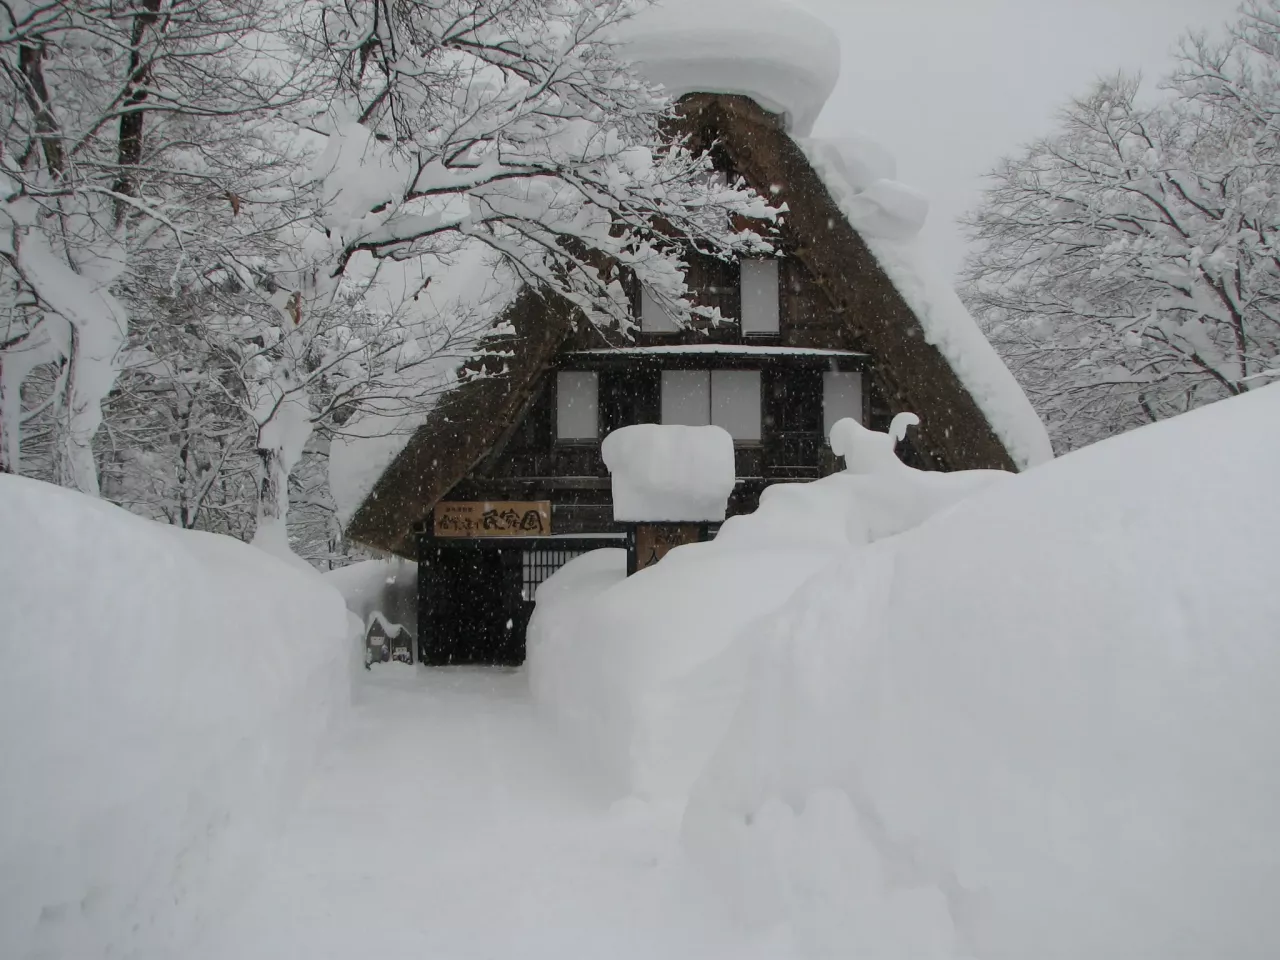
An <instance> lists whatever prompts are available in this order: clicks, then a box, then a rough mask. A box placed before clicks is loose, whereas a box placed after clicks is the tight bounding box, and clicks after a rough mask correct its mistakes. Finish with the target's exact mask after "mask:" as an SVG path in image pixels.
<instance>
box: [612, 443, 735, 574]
mask: <svg viewBox="0 0 1280 960" xmlns="http://www.w3.org/2000/svg"><path fill="white" fill-rule="evenodd" d="M601 453H602V454H603V456H604V462H605V465H606V466H607V467H608V468H609V472H610V474H612V476H613V519H614V522H615V523H620V524H623V525H624V526H626V527H627V575H628V576H630V575H631V574H634V573H637V572H639V571H640V570H644V569H645V568H647V567H651V566H653V565H654V564H655V563H657V562H658V561H659V560H661V559H662V558H663V557H665V556H666V555H667V554H668V553H669V552H670V551H671V550H672V549H674V548H675V547H678V546H682V545H684V544H686V543H696V542H698V541H700V540H706V539H707V538H708V525H709V524H711V523H720V522H722V521H723V520H724V518H725V512H726V510H727V508H728V504H729V496H730V494H732V493H733V487H734V483H735V482H736V481H735V475H736V473H737V471H736V469H735V466H734V453H733V438H732V437H731V436H730V435H729V433H728V431H727V430H724V429H723V428H721V427H683V426H675V425H664V426H659V425H658V424H653V423H643V424H637V425H635V426H631V427H623V428H622V429H621V430H615V431H614V432H613V433H611V434H609V436H607V437H605V439H604V444H603V446H602V448H601Z"/></svg>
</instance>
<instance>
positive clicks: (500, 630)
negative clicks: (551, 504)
mask: <svg viewBox="0 0 1280 960" xmlns="http://www.w3.org/2000/svg"><path fill="white" fill-rule="evenodd" d="M624 545H625V541H624V540H623V538H621V537H618V538H613V537H609V538H572V539H570V538H562V537H539V538H529V539H525V538H503V539H501V540H498V539H492V540H484V539H472V540H458V539H451V540H446V539H437V538H435V537H424V538H423V539H422V542H421V546H420V549H419V554H418V557H419V564H418V624H419V631H418V658H419V662H421V663H423V664H425V665H427V666H433V667H443V666H469V665H474V666H519V665H520V664H522V663H524V660H525V637H526V632H527V630H528V626H529V619H530V617H531V616H532V615H533V608H534V605H535V603H536V601H537V593H538V588H539V587H540V586H541V585H542V584H543V583H544V582H545V581H546V580H548V579H549V578H550V577H551V575H552V574H554V573H555V572H556V571H557V570H559V569H560V568H561V567H563V566H564V565H565V564H566V563H568V562H569V561H570V560H572V559H573V558H574V557H578V556H581V555H582V554H584V553H586V552H588V551H589V550H596V549H600V548H601V547H620V546H624Z"/></svg>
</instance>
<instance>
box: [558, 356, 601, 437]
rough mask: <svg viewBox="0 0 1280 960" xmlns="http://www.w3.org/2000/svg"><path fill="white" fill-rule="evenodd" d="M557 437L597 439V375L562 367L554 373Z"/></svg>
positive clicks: (598, 431) (598, 432)
mask: <svg viewBox="0 0 1280 960" xmlns="http://www.w3.org/2000/svg"><path fill="white" fill-rule="evenodd" d="M556 439H557V440H599V439H600V375H599V374H598V373H594V372H592V371H587V370H561V371H560V372H559V373H558V374H557V375H556Z"/></svg>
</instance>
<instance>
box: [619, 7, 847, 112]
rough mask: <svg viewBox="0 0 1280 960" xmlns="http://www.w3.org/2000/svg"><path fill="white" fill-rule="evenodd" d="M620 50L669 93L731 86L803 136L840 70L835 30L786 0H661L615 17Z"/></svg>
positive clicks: (725, 89) (726, 90)
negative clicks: (619, 22)
mask: <svg viewBox="0 0 1280 960" xmlns="http://www.w3.org/2000/svg"><path fill="white" fill-rule="evenodd" d="M619 39H620V40H621V42H622V44H623V54H624V56H625V57H626V58H627V59H629V60H631V61H633V62H635V63H637V64H638V65H639V66H640V68H641V69H642V70H643V72H644V74H645V76H646V77H648V78H649V79H650V80H651V81H652V82H654V83H657V84H661V85H662V86H663V87H665V88H666V90H667V93H668V94H669V95H670V96H671V97H672V98H673V99H679V98H680V97H682V96H684V95H685V94H687V93H732V94H740V95H742V96H747V97H750V98H751V99H753V100H755V101H756V102H757V103H758V104H760V106H762V107H764V108H765V109H766V110H769V111H771V112H773V113H780V114H783V115H784V116H785V117H786V122H787V128H788V130H790V131H791V132H792V133H794V134H795V135H797V136H808V135H809V134H810V133H811V132H812V130H813V125H814V123H815V122H816V121H817V119H818V114H820V113H821V112H822V108H823V106H824V105H825V104H826V102H827V98H828V97H830V96H831V92H832V91H833V90H834V89H835V85H836V81H837V80H838V79H839V77H840V43H839V41H838V40H837V39H836V35H835V32H834V31H833V30H832V29H831V28H830V27H828V26H827V25H826V24H824V23H823V22H822V21H820V20H818V19H817V18H816V17H814V16H813V15H812V14H810V13H808V12H807V11H805V10H803V9H801V8H800V7H798V6H796V5H795V4H793V3H790V2H788V0H667V2H665V3H658V4H655V5H654V6H651V7H648V8H646V9H644V10H642V11H641V12H640V13H639V14H637V15H636V16H635V17H634V18H633V19H632V20H630V21H628V22H627V23H626V24H624V25H623V27H622V30H621V31H620V34H619Z"/></svg>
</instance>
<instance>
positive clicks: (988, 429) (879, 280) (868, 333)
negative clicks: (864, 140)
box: [680, 94, 1047, 470]
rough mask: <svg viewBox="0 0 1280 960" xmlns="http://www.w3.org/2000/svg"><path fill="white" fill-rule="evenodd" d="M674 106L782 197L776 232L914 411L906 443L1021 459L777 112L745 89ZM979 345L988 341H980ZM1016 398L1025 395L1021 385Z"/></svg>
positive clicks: (969, 459)
mask: <svg viewBox="0 0 1280 960" xmlns="http://www.w3.org/2000/svg"><path fill="white" fill-rule="evenodd" d="M681 113H682V116H683V120H682V122H681V124H680V126H681V127H682V128H683V131H682V132H685V133H687V134H689V135H690V136H692V137H693V140H694V144H695V146H699V147H703V148H714V149H718V150H722V151H723V152H724V154H725V155H726V159H727V161H728V163H729V165H730V166H731V167H732V169H733V170H734V171H736V172H737V173H739V174H741V175H742V176H743V177H745V178H746V180H747V181H748V182H749V183H750V184H751V185H752V186H753V187H755V188H756V189H757V190H758V191H760V192H762V193H764V194H765V195H766V196H770V197H771V199H773V200H774V201H775V202H776V203H779V204H786V207H787V210H788V212H787V215H786V218H785V226H784V232H785V233H786V234H787V235H788V236H789V237H790V238H791V239H792V240H793V241H794V242H795V249H794V253H793V256H795V257H796V258H797V259H798V260H800V261H801V262H802V263H803V264H804V265H805V267H806V268H808V270H809V272H810V273H811V274H812V276H813V277H814V279H815V281H816V282H817V283H818V285H819V286H820V287H821V288H822V290H823V291H824V292H825V293H826V294H827V297H828V299H829V300H830V301H831V305H832V307H833V309H834V310H835V311H836V312H837V313H838V314H839V316H840V317H841V318H842V320H843V324H844V326H845V328H846V329H847V330H848V331H849V332H850V333H851V334H852V335H853V336H854V337H856V338H857V340H858V341H859V343H860V344H861V345H862V346H863V348H864V349H866V350H867V351H868V352H869V353H871V354H872V355H873V356H874V357H875V369H876V377H877V380H878V382H879V384H880V386H881V388H882V390H884V392H885V393H886V395H887V398H888V399H889V401H890V403H891V405H892V406H893V407H894V408H895V409H897V410H910V411H912V412H914V413H917V414H919V416H920V417H921V420H922V421H923V423H922V426H921V428H920V432H919V433H918V434H916V435H915V437H914V438H913V439H914V443H915V445H916V446H917V447H919V448H921V449H923V450H925V451H927V452H928V453H929V454H931V455H932V457H933V458H934V459H935V460H937V461H938V462H939V463H941V464H944V465H945V466H946V467H947V468H948V469H951V470H961V469H970V468H994V469H1005V470H1017V469H1018V468H1019V466H1022V465H1025V464H1024V463H1019V462H1017V460H1018V458H1015V457H1014V456H1013V455H1012V453H1011V450H1010V447H1012V446H1013V445H1014V438H1012V437H1009V438H1004V439H1002V438H1001V437H1000V436H999V435H998V434H997V431H996V430H995V429H994V428H993V425H992V423H991V421H990V419H989V418H988V415H987V413H986V412H984V410H983V409H982V408H981V407H980V405H979V404H978V402H977V401H976V400H975V398H974V396H973V394H972V393H971V392H970V389H969V388H968V387H967V386H966V385H965V384H964V383H962V382H961V379H960V376H959V374H958V373H957V372H956V370H955V369H954V368H953V366H952V364H951V362H949V361H948V358H947V357H946V355H945V354H944V353H943V351H942V350H941V349H940V348H939V346H938V345H936V344H935V343H934V342H932V341H934V340H936V339H937V338H936V337H935V336H933V335H932V334H933V331H926V329H925V327H924V326H923V325H922V323H921V320H920V318H919V317H918V316H917V315H916V313H915V312H914V311H913V310H912V308H911V306H910V305H908V303H907V300H906V298H905V296H904V294H903V291H901V290H899V289H898V288H897V287H896V286H895V285H894V283H893V281H892V280H891V279H890V278H889V275H888V274H887V273H886V272H885V269H884V268H883V267H882V266H881V263H880V262H879V261H878V260H877V258H876V256H875V255H874V254H873V253H872V251H871V248H870V247H869V246H868V245H867V242H866V241H865V240H864V239H863V238H862V236H861V235H860V234H859V233H858V232H857V231H856V230H855V229H854V228H853V226H852V225H851V224H850V223H849V219H848V217H847V216H846V215H845V213H844V211H843V210H842V209H841V205H840V203H839V202H838V200H837V198H836V196H834V194H833V191H832V190H831V189H830V187H829V186H828V184H827V183H826V182H825V181H824V180H823V178H822V177H821V176H820V175H819V173H818V171H817V170H816V169H815V167H814V166H813V164H812V163H810V161H809V159H808V157H807V156H806V155H805V152H804V150H803V149H802V148H801V147H800V145H799V144H797V143H796V141H794V140H793V139H792V138H791V137H790V136H789V135H788V134H787V133H786V131H785V130H784V129H783V125H782V120H781V118H779V117H777V116H776V115H774V114H770V113H768V112H767V111H765V110H763V109H761V107H760V106H758V105H757V104H756V103H755V102H753V101H751V100H749V99H747V98H746V97H739V96H732V95H726V94H694V95H692V96H689V97H686V98H684V100H682V101H681ZM964 319H965V320H966V321H967V322H969V323H972V321H971V320H969V319H968V318H967V317H965V318H964ZM973 332H974V334H975V335H976V336H978V337H979V338H981V334H980V333H978V332H977V330H976V328H975V329H974V331H973ZM982 347H983V348H984V349H986V350H988V351H989V350H990V347H989V346H988V345H987V344H985V342H984V343H982ZM996 362H997V363H998V361H996ZM1001 372H1002V373H1007V371H1003V369H1002V370H1001ZM1008 379H1009V386H1010V387H1011V388H1012V389H1014V390H1017V387H1016V384H1014V383H1013V382H1012V377H1011V376H1010V377H1009V378H1008ZM1017 398H1018V399H1020V400H1021V401H1022V403H1024V404H1026V401H1025V398H1024V397H1022V396H1021V392H1020V390H1017ZM1026 406H1027V409H1028V411H1029V410H1030V406H1029V404H1026ZM1041 432H1042V430H1041ZM1045 448H1046V450H1047V439H1046V441H1045ZM1024 459H1027V460H1029V459H1031V458H1024Z"/></svg>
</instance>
